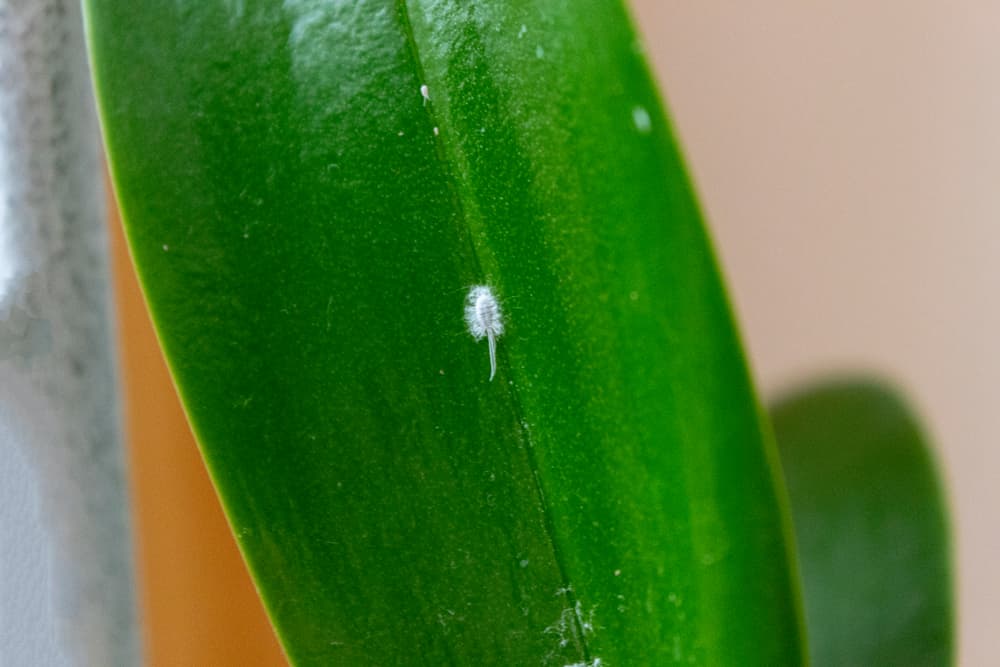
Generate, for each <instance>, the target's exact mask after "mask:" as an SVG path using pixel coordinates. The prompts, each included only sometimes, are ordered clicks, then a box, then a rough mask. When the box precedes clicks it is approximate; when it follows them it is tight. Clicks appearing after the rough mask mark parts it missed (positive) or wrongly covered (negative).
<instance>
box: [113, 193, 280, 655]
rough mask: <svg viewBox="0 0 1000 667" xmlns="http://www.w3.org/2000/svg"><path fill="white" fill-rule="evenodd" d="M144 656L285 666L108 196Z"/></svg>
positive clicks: (115, 211)
mask: <svg viewBox="0 0 1000 667" xmlns="http://www.w3.org/2000/svg"><path fill="white" fill-rule="evenodd" d="M109 200H110V206H109V208H110V209H111V211H112V214H111V216H110V217H111V220H110V222H111V242H112V252H113V264H112V269H113V271H114V275H115V292H116V294H115V298H116V305H117V310H118V319H119V324H120V326H119V332H120V333H119V340H120V342H121V344H120V348H121V350H122V353H123V356H124V359H123V363H122V375H123V381H124V391H123V394H124V396H125V428H126V439H127V442H128V450H127V454H128V457H129V464H130V466H129V468H130V475H131V480H130V482H131V488H132V499H133V526H134V529H133V530H134V533H135V536H136V540H137V549H136V551H137V558H138V570H139V572H138V578H137V580H138V583H139V600H140V613H141V614H142V623H141V626H142V628H143V631H144V636H143V644H144V648H145V652H146V660H147V662H146V664H148V665H151V666H153V667H175V666H180V665H192V666H201V665H212V666H215V667H230V666H232V667H243V666H246V667H254V666H257V665H260V666H265V665H285V664H287V663H286V661H285V659H284V656H283V654H282V652H281V648H280V647H279V645H278V641H277V639H276V638H275V636H274V632H273V631H272V630H271V626H270V623H269V622H268V620H267V617H266V616H265V615H264V608H263V605H262V604H261V602H260V600H259V599H258V597H257V591H256V589H255V588H254V586H253V584H252V583H251V580H250V576H249V574H248V573H247V570H246V567H245V566H244V564H243V558H242V556H241V555H240V553H239V550H238V549H237V547H236V541H235V539H234V538H233V536H232V533H231V532H230V531H229V526H228V525H227V524H226V519H225V517H224V516H223V514H222V507H221V506H220V504H219V501H218V499H217V498H216V495H215V490H214V489H213V488H212V484H211V482H210V481H209V478H208V472H207V471H206V470H205V466H204V464H203V463H202V460H201V455H200V454H199V453H198V448H197V447H196V445H195V442H194V438H193V436H192V435H191V431H190V429H189V428H188V424H187V420H186V418H185V417H184V413H183V412H182V410H181V406H180V401H179V400H178V398H177V394H176V392H175V391H174V386H173V382H172V380H171V379H170V376H169V375H168V373H167V367H166V364H165V362H164V361H163V356H162V355H161V353H160V347H159V344H158V343H157V341H156V334H155V333H154V332H153V326H152V324H151V323H150V321H149V316H148V314H147V312H146V304H145V303H144V301H143V298H142V295H141V293H140V292H139V285H138V282H137V281H136V278H135V273H134V271H133V269H132V262H131V259H130V258H129V256H128V250H127V249H126V247H125V239H124V236H123V234H122V227H121V224H120V221H119V219H118V214H117V210H116V209H115V204H114V198H113V197H109Z"/></svg>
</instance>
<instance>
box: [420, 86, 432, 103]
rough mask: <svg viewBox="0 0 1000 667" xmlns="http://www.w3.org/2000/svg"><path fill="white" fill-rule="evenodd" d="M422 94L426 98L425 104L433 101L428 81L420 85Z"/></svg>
mask: <svg viewBox="0 0 1000 667" xmlns="http://www.w3.org/2000/svg"><path fill="white" fill-rule="evenodd" d="M420 96H421V97H423V98H424V104H425V105H426V104H427V103H428V102H430V101H431V90H430V88H428V87H427V84H426V83H425V84H423V85H421V86H420Z"/></svg>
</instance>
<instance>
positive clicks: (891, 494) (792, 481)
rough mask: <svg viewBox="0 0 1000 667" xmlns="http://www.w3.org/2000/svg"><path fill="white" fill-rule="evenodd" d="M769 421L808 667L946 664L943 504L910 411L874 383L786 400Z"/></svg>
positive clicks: (834, 386)
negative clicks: (794, 550) (796, 567)
mask: <svg viewBox="0 0 1000 667" xmlns="http://www.w3.org/2000/svg"><path fill="white" fill-rule="evenodd" d="M772 415H773V421H774V428H775V432H776V434H777V438H778V445H779V449H780V450H781V459H782V464H783V466H784V469H785V475H786V480H787V483H788V489H789V495H790V496H791V501H792V514H793V516H794V519H795V528H796V535H797V538H798V547H799V557H800V560H801V567H802V573H803V579H804V588H805V604H806V619H807V623H808V629H809V645H810V652H811V655H812V664H813V665H815V666H816V667H824V666H826V665H830V666H833V665H915V666H916V665H919V666H926V667H932V666H934V667H937V666H941V665H950V664H952V660H953V647H952V641H953V639H952V635H953V628H952V623H953V612H952V581H951V558H950V549H951V540H950V537H949V529H948V519H947V509H946V502H945V497H944V493H943V491H942V488H941V483H940V481H939V480H938V474H937V471H936V470H935V465H934V461H933V459H932V457H931V454H930V451H929V448H928V444H927V441H926V438H925V436H924V434H923V432H922V430H921V428H920V426H919V425H918V424H917V422H916V420H915V419H914V417H913V415H912V413H911V412H910V411H909V409H908V408H907V407H906V405H904V404H903V403H902V402H901V400H900V399H899V397H898V395H897V394H896V393H895V392H893V391H891V390H889V389H887V388H886V387H885V386H883V385H881V384H877V383H873V382H870V381H865V380H854V381H848V380H844V381H839V382H832V383H828V384H825V385H819V386H816V387H813V388H810V389H808V390H805V391H803V392H801V393H798V394H795V395H793V396H791V397H789V398H787V399H785V400H783V401H781V402H780V403H778V404H777V405H776V406H775V407H774V408H773V410H772Z"/></svg>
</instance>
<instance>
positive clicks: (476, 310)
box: [465, 285, 503, 382]
mask: <svg viewBox="0 0 1000 667" xmlns="http://www.w3.org/2000/svg"><path fill="white" fill-rule="evenodd" d="M465 324H466V325H467V326H468V327H469V333H470V334H472V337H473V338H475V339H476V340H482V339H483V338H485V339H486V340H487V341H488V342H489V346H490V381H491V382H492V381H493V376H495V375H496V373H497V338H499V337H500V336H502V335H503V312H502V311H501V310H500V302H499V301H497V298H496V296H494V294H493V290H492V289H490V288H489V287H488V286H487V285H474V286H473V287H472V288H471V289H470V290H469V294H468V296H466V297H465Z"/></svg>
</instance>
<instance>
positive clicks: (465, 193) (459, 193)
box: [396, 0, 590, 664]
mask: <svg viewBox="0 0 1000 667" xmlns="http://www.w3.org/2000/svg"><path fill="white" fill-rule="evenodd" d="M396 14H397V17H398V18H399V21H400V26H401V28H402V30H403V34H404V37H405V39H406V45H407V49H408V50H409V53H410V56H411V61H412V63H413V69H414V70H415V73H416V75H417V80H418V81H421V82H422V83H423V84H426V83H427V76H426V68H425V66H424V59H423V58H422V57H421V50H420V45H419V44H418V43H417V37H416V34H415V33H414V31H413V25H412V21H411V19H410V8H409V0H396ZM442 78H443V77H442ZM434 90H435V89H434V88H431V89H430V94H429V96H428V97H429V98H430V99H429V100H424V104H423V108H424V112H425V114H426V116H427V119H428V124H429V128H437V130H438V131H437V133H436V134H435V137H434V145H435V147H436V151H435V153H436V156H437V159H438V162H439V163H440V165H441V170H442V172H443V174H444V175H445V180H446V185H447V187H448V190H449V191H450V192H451V194H452V202H453V206H454V211H455V214H456V217H457V219H458V221H459V230H460V233H463V234H464V236H465V239H466V241H467V243H468V244H469V251H470V256H471V258H472V262H473V265H474V270H475V273H476V274H477V275H479V276H481V277H483V278H485V272H484V270H483V267H482V262H481V261H480V254H481V253H482V252H487V253H488V252H489V250H488V248H485V247H482V246H481V244H477V242H476V241H475V234H473V230H472V229H471V227H472V224H471V218H470V215H469V213H468V211H469V210H470V209H471V210H479V206H478V205H477V203H476V198H475V197H474V196H473V195H472V194H470V192H469V191H470V190H471V188H469V187H467V186H464V184H463V183H462V180H461V177H460V175H459V174H460V173H461V170H460V169H456V165H455V163H454V162H453V160H452V159H449V155H451V156H454V158H456V159H460V158H461V155H462V152H461V148H460V146H459V145H458V144H457V142H455V141H454V139H452V136H453V135H452V133H451V132H450V131H449V130H450V129H451V127H450V123H449V121H448V118H447V115H446V114H442V115H440V116H438V115H435V113H434V106H435V103H434ZM432 131H433V130H432ZM446 144H447V145H446ZM449 147H450V150H449ZM497 347H498V350H497V354H498V356H500V357H501V358H502V359H503V362H504V365H505V366H506V367H507V372H508V373H510V372H512V371H513V366H512V365H511V364H510V363H509V358H508V355H507V353H506V351H505V350H504V348H503V346H502V345H498V346H497ZM505 388H506V390H507V391H506V397H507V402H508V404H509V405H510V408H511V410H512V411H513V413H514V415H515V416H516V418H517V422H518V423H524V415H523V404H522V401H521V399H520V396H519V394H518V391H517V388H516V386H515V384H514V383H508V384H507V385H505ZM519 440H520V442H521V445H522V447H521V448H522V451H523V453H524V457H525V461H526V463H527V465H528V468H529V470H530V471H531V477H532V488H533V489H534V491H535V496H536V498H535V500H536V502H537V503H538V507H539V510H540V512H541V514H542V522H543V526H544V529H545V535H546V538H547V542H548V546H549V549H550V551H551V553H552V559H553V562H554V563H555V566H556V569H557V571H558V573H559V578H560V580H561V582H562V588H561V589H560V591H559V593H561V594H563V595H564V596H565V599H566V606H567V608H568V609H571V610H575V609H577V604H578V598H577V596H576V592H575V591H574V589H573V584H572V581H571V580H570V578H569V574H568V572H567V568H566V564H565V560H564V558H563V556H562V551H561V549H560V547H559V542H558V540H557V539H556V530H555V524H554V522H553V520H552V512H551V511H550V507H549V504H548V501H547V500H546V494H545V488H544V486H543V484H542V480H541V474H540V471H539V467H538V461H537V459H536V457H535V455H534V442H533V440H532V436H531V434H530V432H528V431H526V430H524V429H520V435H519ZM570 622H571V624H572V627H573V633H572V634H573V639H574V642H575V643H576V646H577V648H578V650H579V651H580V655H581V659H582V660H583V662H584V663H585V664H590V649H589V646H588V645H587V640H586V634H585V633H584V628H583V627H582V625H581V622H580V618H579V617H578V616H577V614H575V613H571V614H570Z"/></svg>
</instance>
